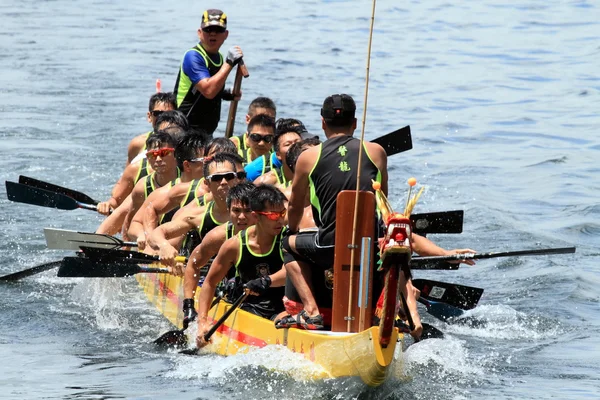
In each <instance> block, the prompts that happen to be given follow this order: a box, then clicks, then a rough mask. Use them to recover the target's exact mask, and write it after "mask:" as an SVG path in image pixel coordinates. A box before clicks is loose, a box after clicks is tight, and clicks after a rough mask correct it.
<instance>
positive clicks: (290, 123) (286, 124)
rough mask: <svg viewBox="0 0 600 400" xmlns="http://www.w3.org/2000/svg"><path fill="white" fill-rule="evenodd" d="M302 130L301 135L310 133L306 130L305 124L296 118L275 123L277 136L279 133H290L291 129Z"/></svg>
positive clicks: (281, 119) (280, 119) (282, 119)
mask: <svg viewBox="0 0 600 400" xmlns="http://www.w3.org/2000/svg"><path fill="white" fill-rule="evenodd" d="M296 127H298V128H300V130H301V131H302V132H301V133H303V134H304V133H308V131H307V130H306V127H305V126H304V124H303V123H302V121H300V120H299V119H296V118H279V119H278V120H277V121H276V122H275V134H276V135H277V132H280V131H284V130H285V131H289V130H290V129H291V128H296Z"/></svg>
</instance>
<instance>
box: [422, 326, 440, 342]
mask: <svg viewBox="0 0 600 400" xmlns="http://www.w3.org/2000/svg"><path fill="white" fill-rule="evenodd" d="M421 325H422V326H423V333H421V340H425V339H443V338H444V332H442V331H440V330H439V329H438V328H436V327H435V326H433V325H429V324H427V323H425V322H423V323H421Z"/></svg>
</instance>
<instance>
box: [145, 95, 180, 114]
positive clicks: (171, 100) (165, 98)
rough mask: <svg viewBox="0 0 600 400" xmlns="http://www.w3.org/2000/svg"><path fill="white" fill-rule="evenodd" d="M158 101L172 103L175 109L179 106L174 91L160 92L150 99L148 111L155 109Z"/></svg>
mask: <svg viewBox="0 0 600 400" xmlns="http://www.w3.org/2000/svg"><path fill="white" fill-rule="evenodd" d="M156 103H166V104H170V105H171V106H172V107H173V109H176V108H177V104H176V101H175V95H174V94H173V92H158V93H154V94H153V95H152V96H150V101H149V102H148V111H152V110H154V106H155V105H156Z"/></svg>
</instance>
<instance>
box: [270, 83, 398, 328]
mask: <svg viewBox="0 0 600 400" xmlns="http://www.w3.org/2000/svg"><path fill="white" fill-rule="evenodd" d="M355 111H356V105H355V103H354V100H353V99H352V97H350V96H348V95H346V94H342V95H339V94H336V95H333V96H329V97H327V98H326V99H325V101H324V102H323V107H322V108H321V121H322V123H321V126H322V128H323V131H324V132H325V136H326V138H327V140H326V141H325V142H323V143H322V144H321V145H319V146H316V147H312V148H310V149H308V150H306V151H304V152H303V153H302V154H300V156H299V158H298V161H297V163H296V171H295V173H294V179H293V181H292V194H291V198H290V203H289V216H288V220H289V228H290V233H291V235H290V236H289V237H286V238H285V239H284V240H283V249H284V250H285V268H286V271H287V274H288V277H289V279H290V280H291V282H292V284H293V285H294V287H295V288H296V290H297V292H298V294H299V296H300V298H301V300H302V304H303V305H304V309H303V310H302V311H301V312H300V313H298V314H296V315H289V316H287V317H284V318H282V319H281V320H279V321H278V322H277V323H276V326H277V327H278V328H291V327H300V328H305V329H322V328H323V326H324V323H323V316H322V315H321V313H320V312H319V308H318V306H317V303H316V301H315V295H313V293H312V291H311V289H310V285H311V279H310V277H311V275H315V276H317V275H318V276H323V275H324V271H325V270H326V269H328V268H330V267H331V266H332V265H333V261H334V243H335V215H336V199H337V195H338V193H339V192H341V191H342V190H356V176H357V167H356V166H357V164H358V152H359V151H363V157H362V164H361V165H360V167H359V168H360V169H361V181H360V187H359V190H371V191H372V190H373V189H372V184H371V181H372V180H375V181H377V182H380V183H381V188H382V190H383V192H384V193H387V154H386V153H385V150H384V149H383V148H382V147H381V146H380V145H378V144H376V143H370V142H364V143H362V146H361V141H360V140H359V139H356V138H353V137H352V135H353V133H354V130H355V129H356V118H355V116H354V115H355ZM361 149H362V150H361ZM311 182H312V184H313V186H312V188H311V191H312V193H314V195H313V196H311V199H310V201H311V205H312V208H313V215H314V220H315V222H316V224H317V227H318V230H317V231H316V232H310V233H307V234H303V235H298V231H299V223H300V221H301V219H302V216H303V214H304V207H305V199H306V196H307V195H308V193H309V186H310V185H311ZM375 217H376V216H375V215H373V218H375Z"/></svg>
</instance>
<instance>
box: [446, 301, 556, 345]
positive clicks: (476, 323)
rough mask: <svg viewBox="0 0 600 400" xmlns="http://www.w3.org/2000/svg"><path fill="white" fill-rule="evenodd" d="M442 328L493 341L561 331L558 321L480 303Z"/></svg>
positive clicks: (536, 337) (534, 337) (532, 337)
mask: <svg viewBox="0 0 600 400" xmlns="http://www.w3.org/2000/svg"><path fill="white" fill-rule="evenodd" d="M444 330H445V331H447V332H451V333H455V334H460V335H465V336H474V337H479V338H490V339H496V340H498V339H500V340H517V339H519V340H522V339H527V340H541V339H548V338H554V337H556V336H558V335H561V334H562V333H564V332H565V328H563V327H562V325H561V324H560V322H559V321H558V320H553V319H549V318H547V317H542V316H534V315H527V314H525V313H523V312H519V311H516V310H514V309H513V308H511V307H509V306H506V305H480V306H478V307H477V308H475V309H473V310H470V311H467V312H466V313H465V314H464V315H463V316H461V317H460V318H458V319H457V320H456V321H455V322H454V323H452V324H446V326H445V327H444Z"/></svg>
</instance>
